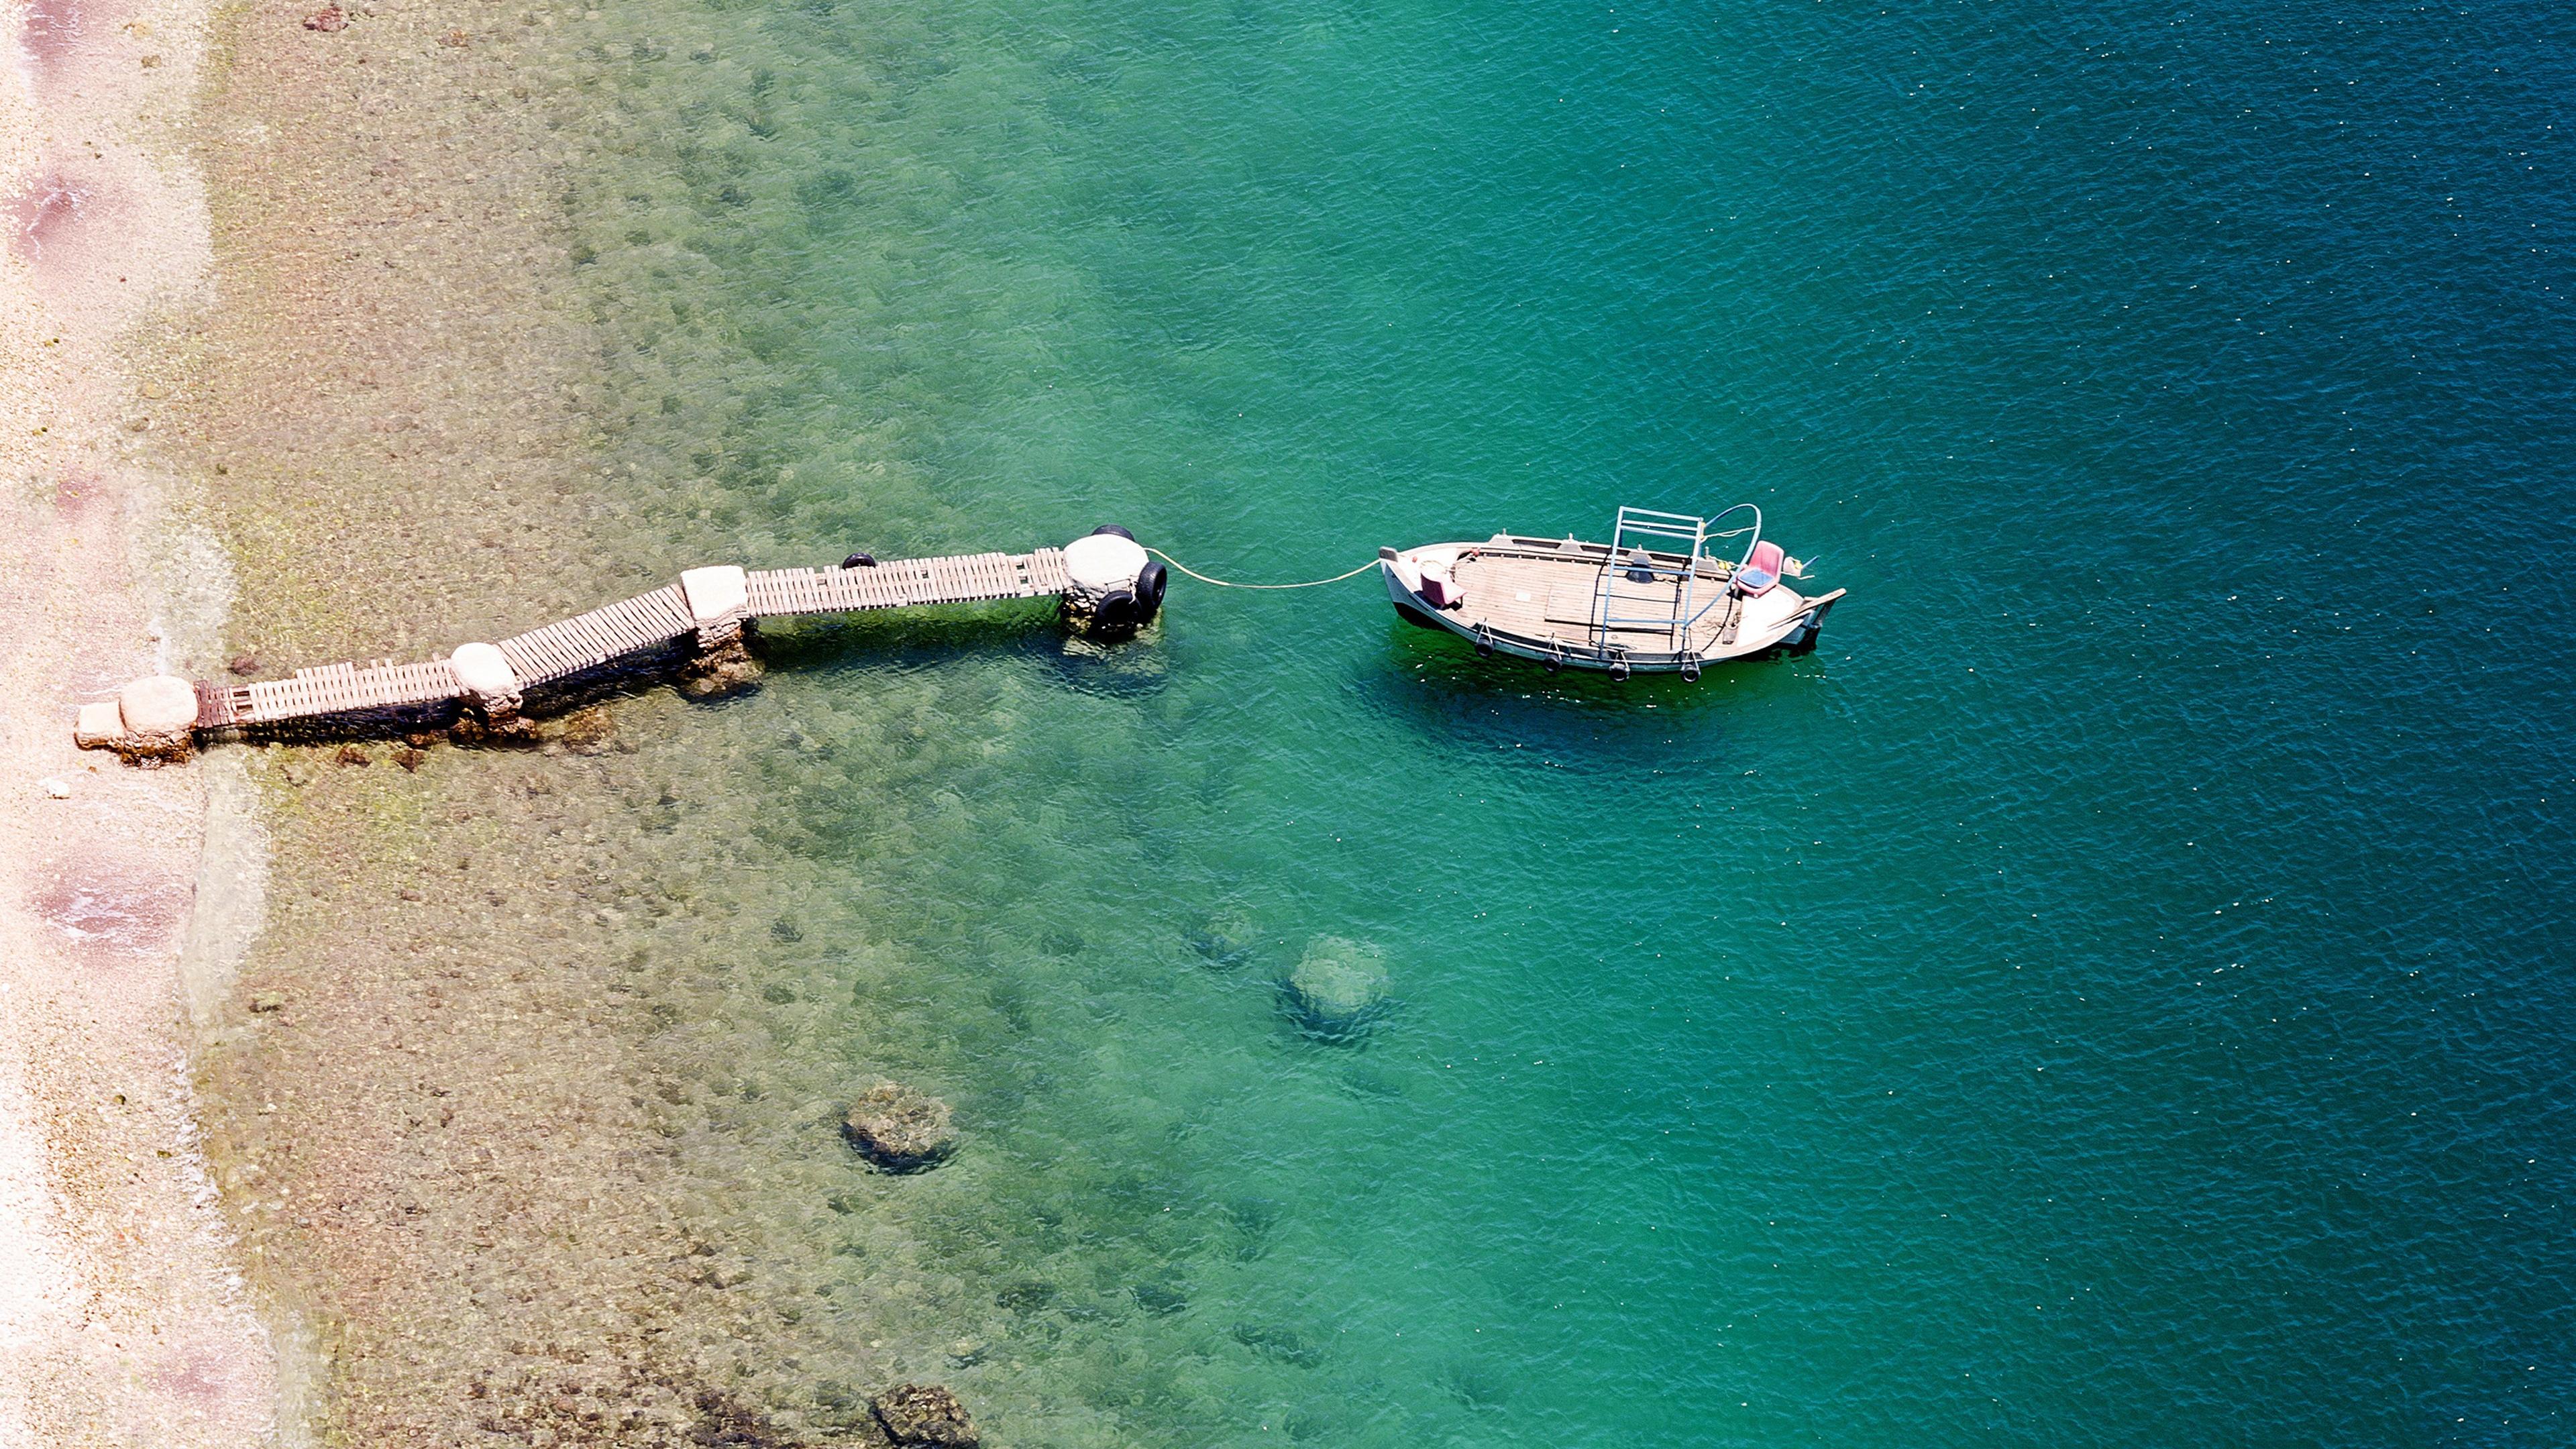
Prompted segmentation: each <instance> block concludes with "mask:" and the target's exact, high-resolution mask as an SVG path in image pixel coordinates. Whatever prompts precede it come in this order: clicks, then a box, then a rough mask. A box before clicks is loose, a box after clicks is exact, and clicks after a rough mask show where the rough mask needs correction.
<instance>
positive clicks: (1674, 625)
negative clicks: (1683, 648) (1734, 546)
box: [1592, 503, 1762, 648]
mask: <svg viewBox="0 0 2576 1449" xmlns="http://www.w3.org/2000/svg"><path fill="white" fill-rule="evenodd" d="M1748 512H1749V513H1751V514H1752V515H1753V521H1752V522H1751V523H1747V524H1738V525H1737V526H1735V527H1733V528H1723V529H1722V528H1719V527H1718V525H1719V524H1721V523H1723V522H1725V521H1726V520H1727V519H1728V518H1729V517H1731V516H1733V515H1735V514H1738V513H1748ZM1748 535H1749V536H1748ZM1722 538H1725V539H1731V538H1743V539H1744V553H1743V555H1742V557H1740V558H1738V559H1737V560H1736V562H1735V565H1734V568H1735V569H1741V568H1743V567H1744V565H1745V563H1746V562H1747V561H1749V560H1750V559H1751V558H1752V557H1753V550H1754V549H1755V548H1757V547H1759V546H1760V544H1761V542H1762V509H1761V506H1760V505H1758V504H1752V503H1738V504H1736V505H1734V506H1733V507H1731V508H1728V509H1725V510H1723V511H1721V512H1719V513H1718V514H1716V515H1715V516H1713V517H1709V518H1702V517H1700V516H1699V515H1698V514H1695V513H1667V512H1665V511H1663V510H1661V509H1656V508H1632V507H1629V506H1627V505H1625V504H1623V505H1621V506H1620V509H1619V514H1618V517H1617V518H1616V519H1614V520H1613V521H1612V523H1611V526H1610V556H1609V557H1608V558H1607V559H1604V560H1603V561H1602V569H1601V592H1600V596H1599V599H1598V602H1597V604H1596V606H1595V607H1594V609H1593V624H1592V634H1593V638H1594V639H1595V640H1596V641H1598V643H1599V645H1600V647H1603V648H1609V647H1612V646H1613V643H1614V641H1613V640H1612V638H1611V635H1612V634H1613V633H1614V632H1615V631H1617V630H1620V629H1633V630H1644V629H1649V628H1658V627H1659V628H1662V629H1663V630H1664V631H1666V634H1667V636H1668V637H1670V638H1673V639H1687V638H1689V637H1690V631H1691V629H1692V628H1694V627H1695V626H1697V625H1698V623H1699V621H1700V617H1701V616H1702V615H1704V614H1706V613H1707V612H1708V611H1709V610H1711V609H1714V608H1716V607H1717V606H1718V605H1719V604H1720V603H1723V602H1725V601H1726V600H1727V599H1728V598H1729V597H1730V596H1731V595H1732V592H1733V591H1732V590H1724V589H1722V590H1720V591H1719V593H1718V596H1717V597H1716V598H1714V599H1711V600H1709V601H1708V602H1707V603H1706V604H1702V605H1700V606H1699V607H1698V608H1696V609H1694V608H1692V607H1691V605H1692V604H1693V603H1695V602H1696V601H1697V597H1698V589H1699V580H1700V571H1699V565H1700V560H1702V559H1703V558H1705V559H1707V560H1708V561H1710V562H1712V563H1715V562H1718V559H1717V558H1716V556H1715V555H1713V554H1711V553H1710V552H1709V551H1708V545H1709V542H1710V540H1712V539H1722ZM1675 544H1687V545H1688V547H1687V548H1675V547H1673V546H1672V545H1675ZM1650 545H1661V546H1660V547H1655V546H1650ZM1658 553H1661V554H1665V555H1667V556H1670V555H1673V554H1679V555H1681V557H1682V560H1683V562H1682V563H1681V564H1680V565H1679V566H1678V567H1676V566H1674V565H1671V564H1667V563H1663V562H1661V561H1659V560H1658V559H1657V558H1656V557H1655V555H1656V554H1658ZM1623 582H1627V583H1635V584H1643V585H1652V586H1654V590H1653V593H1652V594H1640V593H1634V592H1632V593H1628V594H1622V593H1621V592H1620V591H1619V585H1620V584H1621V583H1623ZM1667 583H1669V584H1672V585H1673V586H1674V590H1673V593H1672V594H1671V595H1670V602H1669V604H1667V603H1666V595H1665V594H1664V591H1663V587H1662V586H1663V585H1665V584H1667ZM1650 605H1651V606H1652V608H1653V611H1652V612H1645V613H1622V612H1620V610H1621V609H1622V608H1623V607H1624V608H1631V609H1645V608H1648V607H1649V606H1650Z"/></svg>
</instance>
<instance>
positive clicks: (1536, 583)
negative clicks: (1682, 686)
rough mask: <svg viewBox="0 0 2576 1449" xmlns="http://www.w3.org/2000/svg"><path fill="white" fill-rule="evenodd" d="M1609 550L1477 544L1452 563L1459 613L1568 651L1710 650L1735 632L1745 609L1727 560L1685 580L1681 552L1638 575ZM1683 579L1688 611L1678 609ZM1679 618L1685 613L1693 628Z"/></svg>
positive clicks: (1705, 563) (1706, 563)
mask: <svg viewBox="0 0 2576 1449" xmlns="http://www.w3.org/2000/svg"><path fill="white" fill-rule="evenodd" d="M1607 555H1608V550H1607V549H1605V548H1603V547H1602V546H1601V545H1599V544H1577V545H1574V546H1572V547H1571V548H1569V547H1567V546H1565V545H1557V546H1554V547H1552V548H1536V549H1534V548H1528V547H1524V546H1521V545H1520V544H1519V543H1518V541H1517V540H1516V541H1515V543H1514V544H1513V546H1510V547H1504V546H1500V545H1491V544H1488V545H1483V546H1479V547H1478V548H1477V549H1475V551H1474V552H1473V553H1471V554H1466V555H1462V556H1461V557H1460V558H1459V560H1458V561H1457V562H1456V563H1455V564H1453V565H1451V566H1450V577H1451V578H1453V579H1455V580H1456V581H1457V584H1458V587H1459V589H1460V590H1461V592H1463V593H1464V595H1465V602H1464V603H1463V604H1462V605H1461V606H1460V607H1459V609H1458V610H1457V612H1456V614H1454V615H1453V616H1452V617H1454V618H1456V619H1458V620H1459V621H1460V622H1461V623H1464V624H1467V625H1469V626H1471V627H1472V626H1474V625H1477V624H1483V625H1486V626H1489V627H1490V628H1492V629H1494V630H1495V631H1496V632H1498V633H1504V634H1513V635H1518V636H1520V637H1521V638H1523V639H1532V640H1537V641H1539V642H1541V643H1542V644H1557V645H1561V646H1563V647H1564V648H1565V649H1567V650H1568V651H1580V652H1591V651H1597V650H1604V649H1620V650H1625V651H1627V652H1630V653H1636V654H1684V653H1688V654H1711V653H1715V652H1718V651H1719V650H1720V649H1721V648H1722V646H1723V645H1725V644H1727V643H1729V642H1731V641H1732V631H1733V629H1734V625H1735V620H1736V613H1737V610H1736V607H1735V603H1736V601H1735V600H1734V599H1732V598H1731V597H1729V595H1728V593H1727V587H1726V580H1727V576H1728V575H1729V573H1731V572H1732V570H1731V569H1730V568H1729V567H1728V565H1726V564H1724V563H1721V562H1717V561H1715V560H1711V559H1702V560H1700V562H1699V567H1698V569H1697V570H1696V571H1695V572H1694V574H1693V575H1692V577H1691V578H1689V579H1688V580H1687V581H1685V580H1684V579H1682V578H1681V577H1679V576H1678V575H1679V571H1680V568H1681V565H1682V560H1681V558H1680V557H1679V556H1678V555H1657V556H1655V561H1656V562H1657V563H1658V564H1660V565H1662V570H1661V571H1659V572H1658V573H1657V574H1656V576H1655V577H1652V578H1650V579H1639V578H1635V577H1633V576H1632V575H1631V574H1630V572H1629V571H1628V570H1627V569H1624V568H1608V567H1604V565H1605V564H1606V563H1607V562H1608V558H1607ZM1685 582H1687V584H1688V586H1689V588H1690V593H1691V597H1690V601H1689V609H1688V610H1687V612H1686V613H1685V612H1684V611H1683V610H1681V608H1680V604H1681V597H1680V596H1681V593H1682V590H1683V587H1684V584H1685ZM1690 614H1695V615H1697V618H1696V619H1688V615H1690ZM1677 617H1678V618H1681V619H1685V620H1687V624H1688V628H1687V637H1684V629H1683V628H1682V627H1680V626H1679V624H1677V622H1676V621H1677Z"/></svg>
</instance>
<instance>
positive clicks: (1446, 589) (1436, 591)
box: [1414, 559, 1467, 609]
mask: <svg viewBox="0 0 2576 1449" xmlns="http://www.w3.org/2000/svg"><path fill="white" fill-rule="evenodd" d="M1414 592H1415V593H1417V594H1420V595H1421V596H1422V602H1424V603H1426V604H1429V605H1430V606H1431V607H1433V608H1435V609H1454V608H1457V607H1458V606H1459V605H1461V604H1463V603H1465V602H1467V591H1466V590H1464V589H1461V588H1459V587H1458V581H1457V580H1456V579H1454V578H1452V577H1450V574H1449V565H1447V564H1445V563H1435V562H1433V561H1431V560H1429V559H1425V560H1423V562H1422V587H1421V588H1419V589H1416V590H1414Z"/></svg>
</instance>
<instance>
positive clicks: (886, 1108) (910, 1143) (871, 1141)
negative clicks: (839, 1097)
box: [841, 1082, 957, 1172]
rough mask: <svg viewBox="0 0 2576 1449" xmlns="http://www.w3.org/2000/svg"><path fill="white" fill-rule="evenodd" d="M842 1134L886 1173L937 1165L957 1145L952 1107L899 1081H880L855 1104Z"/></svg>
mask: <svg viewBox="0 0 2576 1449" xmlns="http://www.w3.org/2000/svg"><path fill="white" fill-rule="evenodd" d="M841 1135H842V1136H844V1137H846V1138H848V1139H849V1140H850V1145H851V1146H852V1147H855V1148H857V1149H858V1150H859V1154H860V1155H861V1156H863V1157H865V1158H867V1159H868V1161H870V1162H873V1163H875V1164H876V1165H877V1166H879V1167H882V1168H884V1169H885V1170H886V1171H888V1172H919V1171H922V1170H923V1169H925V1168H930V1167H936V1166H938V1165H939V1164H940V1163H941V1162H943V1161H945V1160H947V1157H948V1154H949V1153H951V1152H953V1151H955V1150H956V1147H957V1134H956V1132H955V1131H954V1130H953V1129H952V1128H951V1127H950V1126H949V1121H948V1104H947V1103H945V1102H943V1101H941V1100H939V1099H938V1098H937V1097H933V1096H931V1095H929V1094H927V1093H924V1092H916V1091H914V1090H913V1089H912V1088H910V1087H907V1086H904V1085H903V1084H902V1083H900V1082H879V1083H877V1084H876V1085H875V1086H873V1087H871V1088H869V1089H868V1090H867V1091H866V1092H865V1093H863V1094H861V1095H860V1097H859V1099H858V1100H857V1101H855V1102H852V1103H851V1104H850V1110H849V1111H848V1112H847V1113H845V1114H843V1116H842V1118H841Z"/></svg>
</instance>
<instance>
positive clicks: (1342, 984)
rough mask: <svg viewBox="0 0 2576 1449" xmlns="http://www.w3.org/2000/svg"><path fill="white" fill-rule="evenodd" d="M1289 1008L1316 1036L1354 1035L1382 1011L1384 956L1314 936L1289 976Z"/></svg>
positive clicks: (1365, 946) (1363, 947)
mask: <svg viewBox="0 0 2576 1449" xmlns="http://www.w3.org/2000/svg"><path fill="white" fill-rule="evenodd" d="M1287 989H1288V1000H1289V1005H1290V1007H1291V1009H1292V1011H1293V1013H1294V1014H1295V1016H1296V1017H1297V1020H1298V1024H1299V1025H1301V1026H1303V1027H1304V1028H1305V1029H1306V1031H1307V1032H1308V1033H1309V1034H1311V1035H1315V1036H1321V1037H1325V1038H1329V1039H1334V1040H1339V1039H1342V1038H1346V1037H1350V1036H1354V1035H1356V1034H1358V1033H1359V1032H1360V1031H1361V1030H1362V1029H1364V1028H1365V1027H1366V1026H1367V1025H1368V1024H1369V1022H1371V1021H1372V1020H1374V1019H1375V1018H1376V1017H1377V1015H1378V1014H1379V1013H1380V1012H1381V1011H1383V1010H1385V1008H1386V956H1385V953H1383V952H1381V951H1379V950H1378V948H1376V947H1375V946H1371V945H1368V944H1365V943H1363V942H1359V941H1353V940H1350V939H1348V938H1347V937H1342V936H1318V937H1316V938H1315V939H1314V941H1313V942H1312V943H1310V944H1309V945H1308V946H1307V947H1306V955H1305V957H1304V959H1302V960H1300V961H1299V962H1298V963H1297V969H1296V970H1295V971H1292V972H1290V973H1289V975H1288V983H1287Z"/></svg>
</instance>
